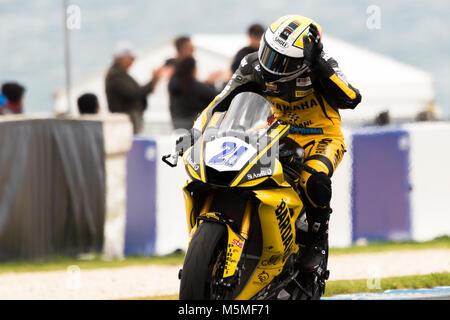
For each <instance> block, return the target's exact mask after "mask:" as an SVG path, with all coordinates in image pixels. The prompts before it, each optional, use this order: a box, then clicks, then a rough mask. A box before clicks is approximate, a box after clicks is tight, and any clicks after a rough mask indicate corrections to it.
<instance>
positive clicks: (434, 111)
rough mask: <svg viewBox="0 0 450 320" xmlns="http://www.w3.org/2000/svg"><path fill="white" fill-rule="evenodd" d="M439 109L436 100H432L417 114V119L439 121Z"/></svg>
mask: <svg viewBox="0 0 450 320" xmlns="http://www.w3.org/2000/svg"><path fill="white" fill-rule="evenodd" d="M438 110H439V109H438V107H437V106H436V103H435V101H434V100H433V101H430V103H429V104H428V105H427V107H426V108H425V110H423V111H421V112H419V113H418V114H417V115H416V121H437V120H438V119H439V116H438Z"/></svg>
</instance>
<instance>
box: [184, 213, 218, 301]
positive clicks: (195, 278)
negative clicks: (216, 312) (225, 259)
mask: <svg viewBox="0 0 450 320" xmlns="http://www.w3.org/2000/svg"><path fill="white" fill-rule="evenodd" d="M225 235H226V227H225V226H224V225H222V224H220V223H214V222H212V223H211V222H203V223H201V224H200V225H199V226H198V228H197V230H196V231H195V233H194V236H193V237H192V239H191V243H190V245H189V248H188V250H187V252H186V257H185V259H184V264H183V271H182V273H181V283H180V300H209V299H211V298H212V295H211V280H212V278H213V269H214V265H215V264H216V262H217V257H218V256H219V252H220V251H221V250H226V247H225V246H224V244H223V241H222V240H223V239H224V237H225ZM222 247H223V248H222Z"/></svg>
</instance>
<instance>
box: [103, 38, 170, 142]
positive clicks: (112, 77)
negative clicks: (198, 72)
mask: <svg viewBox="0 0 450 320" xmlns="http://www.w3.org/2000/svg"><path fill="white" fill-rule="evenodd" d="M113 56H114V63H113V65H112V66H111V67H110V68H109V70H108V73H107V75H106V79H105V89H106V98H107V100H108V107H109V110H110V111H111V112H122V113H126V114H128V115H129V116H130V119H131V122H132V123H133V130H134V133H135V134H136V133H140V132H141V130H142V127H143V115H144V111H145V109H146V108H147V96H148V95H149V94H150V93H151V92H152V91H153V90H154V88H155V86H156V84H157V83H158V81H159V79H160V77H161V75H162V73H163V72H164V66H162V67H159V68H158V69H155V70H153V74H152V79H151V80H150V81H149V82H148V83H147V84H145V85H144V86H140V85H139V84H138V83H137V82H136V80H134V79H133V78H132V77H131V76H130V75H129V74H128V69H129V68H130V67H131V65H132V64H133V62H134V60H135V53H134V49H133V47H132V45H131V44H130V43H128V42H120V43H118V44H117V46H116V48H115V49H114V54H113Z"/></svg>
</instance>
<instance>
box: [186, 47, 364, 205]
mask: <svg viewBox="0 0 450 320" xmlns="http://www.w3.org/2000/svg"><path fill="white" fill-rule="evenodd" d="M321 59H322V61H323V63H326V66H325V67H326V68H327V69H328V71H325V72H320V70H318V71H316V72H314V71H312V70H311V69H309V68H308V67H307V66H304V67H303V68H302V69H301V73H300V75H299V76H297V77H295V78H293V79H289V80H287V81H277V82H273V83H268V82H266V81H265V80H264V77H263V74H262V72H261V66H260V65H259V62H258V56H257V53H252V54H249V55H247V56H246V57H245V58H244V59H243V60H242V61H241V64H240V66H239V68H238V70H237V71H236V72H235V73H234V74H233V76H232V78H231V80H230V81H229V82H228V84H227V85H226V87H225V88H224V89H223V91H222V92H221V93H220V94H219V95H218V96H217V97H216V98H215V99H214V100H213V101H212V102H211V103H210V105H209V106H208V107H207V108H206V109H205V110H204V111H203V112H202V114H201V115H200V117H199V118H198V119H197V121H196V123H195V124H194V127H195V128H196V129H199V130H203V129H204V127H205V126H206V124H207V123H208V121H209V120H210V119H211V117H212V115H213V113H214V112H217V111H225V110H226V109H227V108H228V106H229V105H230V103H231V100H232V99H233V98H234V97H235V96H236V95H237V94H238V93H240V92H246V91H251V92H256V93H259V94H261V95H263V96H264V97H265V98H266V99H267V100H269V101H270V102H272V104H273V107H272V110H273V113H274V116H275V118H277V119H280V120H283V121H285V122H287V123H289V124H291V131H290V134H289V136H288V137H289V138H291V139H293V140H294V141H295V142H297V143H298V144H299V145H300V146H301V147H302V148H303V149H304V150H305V159H304V162H305V163H306V164H307V165H308V166H310V167H312V168H314V169H315V170H317V171H319V172H323V173H324V174H326V175H327V176H328V177H330V178H331V176H332V175H333V172H334V171H335V170H336V168H337V166H338V165H339V163H340V162H341V160H342V157H343V155H344V152H345V150H346V149H345V143H344V137H343V135H342V132H341V117H340V115H339V109H354V108H355V107H356V106H357V105H358V103H359V102H360V101H361V95H360V93H359V91H358V90H357V89H355V88H354V87H353V86H351V85H350V84H349V83H348V82H347V80H346V79H345V76H344V75H343V73H342V72H341V70H340V69H339V66H338V64H337V62H336V61H335V60H334V59H333V58H331V57H329V56H328V55H327V54H325V53H324V52H322V54H321ZM322 69H323V68H322ZM302 176H303V181H302V182H301V185H302V187H303V189H304V191H305V194H306V196H307V197H308V200H309V201H310V203H311V204H312V205H313V206H314V207H323V206H327V205H329V203H316V202H321V200H320V195H319V198H318V197H317V196H316V195H314V190H313V189H314V187H312V188H309V184H308V181H309V177H310V176H311V174H310V173H308V172H306V171H302ZM309 189H311V190H309ZM330 191H331V190H330ZM330 198H331V193H330ZM315 199H319V200H315ZM325 202H326V201H325ZM328 202H329V199H328Z"/></svg>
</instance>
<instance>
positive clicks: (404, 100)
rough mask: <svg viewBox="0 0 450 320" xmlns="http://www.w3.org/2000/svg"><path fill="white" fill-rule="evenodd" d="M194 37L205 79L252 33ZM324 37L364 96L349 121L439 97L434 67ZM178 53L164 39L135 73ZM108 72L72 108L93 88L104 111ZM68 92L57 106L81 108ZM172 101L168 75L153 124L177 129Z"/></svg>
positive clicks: (399, 114) (82, 89)
mask: <svg viewBox="0 0 450 320" xmlns="http://www.w3.org/2000/svg"><path fill="white" fill-rule="evenodd" d="M192 41H193V43H194V45H195V48H196V50H195V58H196V59H197V65H198V76H199V78H200V79H204V78H206V77H207V76H208V75H209V74H210V73H211V72H214V71H217V70H227V69H228V68H229V66H230V64H231V60H232V58H233V56H234V54H235V53H236V52H237V51H238V50H239V49H240V48H241V47H243V46H245V45H246V43H247V38H246V36H245V35H234V34H199V35H194V36H192ZM323 41H324V49H325V50H326V52H327V53H328V54H330V55H331V56H333V57H334V58H335V59H336V60H337V61H338V63H339V65H340V66H341V68H342V70H343V72H344V73H345V75H346V77H347V79H348V80H349V82H350V83H352V84H354V85H355V87H357V88H358V89H359V90H360V91H361V94H362V97H363V98H362V102H361V104H360V105H359V106H358V107H357V109H356V110H343V111H342V112H341V115H342V119H343V123H344V124H352V123H361V122H368V121H372V120H373V119H374V118H375V117H376V115H377V114H378V113H380V112H382V111H385V110H389V113H390V116H391V118H392V119H414V118H415V116H416V115H417V113H418V112H420V111H422V110H424V109H425V108H426V107H427V106H428V105H429V104H430V103H431V102H432V101H433V100H434V97H435V91H434V80H433V77H432V75H431V74H430V73H427V72H425V71H422V70H420V69H417V68H415V67H412V66H409V65H406V64H404V63H402V62H399V61H396V60H394V59H391V58H389V57H386V56H383V55H380V54H377V53H374V52H371V51H369V50H366V49H363V48H360V47H357V46H354V45H351V44H348V43H346V42H343V41H340V40H337V39H335V38H332V37H328V36H325V37H324V40H323ZM138 53H139V52H138ZM174 55H175V50H174V46H173V41H172V40H168V41H166V42H163V43H161V44H159V45H157V46H154V47H152V48H150V49H148V50H145V51H143V52H141V53H139V54H138V58H137V59H136V61H135V63H134V64H133V66H132V68H131V69H130V74H131V75H132V76H133V77H135V79H136V80H137V81H138V82H140V83H145V82H146V81H148V80H149V79H150V77H151V70H153V69H154V68H157V67H158V66H159V65H161V64H162V63H163V62H164V61H165V60H166V59H167V58H170V57H173V56H174ZM105 73H106V69H104V70H100V71H98V72H96V73H94V74H92V75H91V76H89V77H87V78H85V79H80V80H79V81H77V82H74V84H73V86H72V88H71V95H72V97H71V100H72V101H73V103H72V108H76V103H75V100H76V98H77V97H78V96H79V95H81V94H83V93H86V92H92V93H95V94H96V95H97V96H98V97H99V100H100V105H101V112H108V111H107V103H106V97H105V90H104V77H105ZM65 94H66V91H65V90H64V88H61V89H59V90H58V91H57V92H56V93H55V99H54V110H55V111H56V112H70V113H73V114H76V113H77V110H67V99H66V96H65ZM168 104H169V101H168V93H167V80H162V81H161V82H160V83H159V85H158V87H157V89H156V90H155V92H154V93H153V94H152V95H150V96H149V108H148V109H147V112H146V114H145V120H146V124H147V127H148V128H152V129H153V130H157V131H159V132H161V130H163V131H166V132H167V131H170V130H171V125H170V114H169V108H168ZM205 107H206V106H205ZM164 129H165V130H164ZM153 130H152V131H153Z"/></svg>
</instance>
